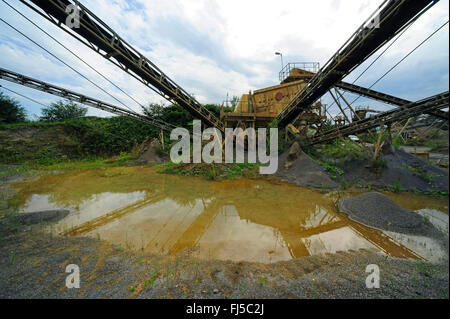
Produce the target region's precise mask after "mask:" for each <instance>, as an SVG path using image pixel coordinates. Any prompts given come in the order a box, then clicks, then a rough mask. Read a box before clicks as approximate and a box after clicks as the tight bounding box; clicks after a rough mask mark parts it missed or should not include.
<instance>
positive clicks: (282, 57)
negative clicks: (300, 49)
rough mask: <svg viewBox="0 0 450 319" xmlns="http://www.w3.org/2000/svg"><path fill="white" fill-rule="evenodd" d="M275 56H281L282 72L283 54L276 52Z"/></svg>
mask: <svg viewBox="0 0 450 319" xmlns="http://www.w3.org/2000/svg"><path fill="white" fill-rule="evenodd" d="M275 55H279V56H280V57H281V70H283V66H284V64H283V54H282V53H281V52H275Z"/></svg>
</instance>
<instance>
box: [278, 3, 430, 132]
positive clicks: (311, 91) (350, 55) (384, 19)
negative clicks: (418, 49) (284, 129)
mask: <svg viewBox="0 0 450 319" xmlns="http://www.w3.org/2000/svg"><path fill="white" fill-rule="evenodd" d="M436 2H437V1H430V0H389V1H384V2H383V3H382V4H381V5H380V7H379V8H378V10H376V11H375V12H374V13H373V14H372V15H371V16H370V17H369V19H367V20H366V21H365V22H364V23H363V24H362V25H361V26H360V27H359V28H358V30H357V31H356V32H355V33H354V34H353V35H352V36H351V37H350V38H349V39H348V40H347V41H346V42H345V43H344V45H342V47H341V48H340V49H339V50H338V51H337V52H336V53H335V54H334V55H333V56H332V57H331V59H330V60H329V61H328V62H327V63H325V65H324V66H323V67H322V68H321V69H320V71H319V72H317V73H316V74H315V75H314V77H313V78H312V79H311V80H310V81H309V83H308V85H307V86H305V87H304V88H303V89H302V90H301V91H300V92H298V93H297V94H296V96H295V97H294V98H293V99H292V101H291V102H290V103H289V104H288V105H287V107H286V108H285V109H284V110H283V111H282V112H281V113H280V114H279V115H278V123H279V124H281V125H287V124H288V123H290V122H291V121H292V120H293V119H295V117H296V116H297V115H298V114H299V113H300V112H302V111H303V110H304V109H306V108H308V107H309V106H310V105H312V104H313V103H314V102H315V101H316V100H317V99H318V98H320V97H321V96H322V95H324V94H325V93H326V92H327V91H328V90H329V89H330V88H331V87H332V86H333V85H335V84H336V83H337V82H339V81H341V80H342V79H343V78H344V77H345V76H346V75H348V74H349V73H350V72H352V71H353V70H354V69H355V68H356V67H358V66H359V65H360V64H361V63H362V62H364V61H365V60H366V59H367V58H369V57H370V56H371V55H372V54H373V53H374V52H376V51H377V50H378V49H379V48H380V47H382V46H383V45H384V44H386V43H387V42H388V41H389V40H391V39H392V38H393V37H395V36H396V35H397V34H398V33H399V32H401V31H402V30H403V29H404V28H405V27H406V26H407V25H408V24H409V23H410V22H411V21H412V20H413V19H414V17H416V16H417V15H419V14H422V13H423V12H425V11H426V10H428V9H429V8H430V7H431V6H433V5H434V4H435V3H436Z"/></svg>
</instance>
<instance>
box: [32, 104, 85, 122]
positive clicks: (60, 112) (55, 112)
mask: <svg viewBox="0 0 450 319" xmlns="http://www.w3.org/2000/svg"><path fill="white" fill-rule="evenodd" d="M87 111H88V110H87V108H85V107H82V106H79V105H78V104H76V103H73V102H72V101H70V102H68V103H65V102H64V101H58V102H56V103H52V104H50V106H49V107H46V108H43V109H42V110H41V112H42V116H41V117H40V119H41V121H45V122H54V121H63V120H67V119H73V118H78V117H84V116H85V115H86V113H87Z"/></svg>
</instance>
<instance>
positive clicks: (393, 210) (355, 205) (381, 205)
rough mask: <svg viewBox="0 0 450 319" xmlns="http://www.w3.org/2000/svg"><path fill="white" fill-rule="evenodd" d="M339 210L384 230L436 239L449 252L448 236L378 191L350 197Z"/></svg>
mask: <svg viewBox="0 0 450 319" xmlns="http://www.w3.org/2000/svg"><path fill="white" fill-rule="evenodd" d="M338 210H339V212H341V213H346V214H347V215H348V217H349V218H350V219H351V220H354V221H356V222H358V223H361V224H364V225H366V226H369V227H374V228H378V229H382V230H388V231H392V232H396V233H403V234H408V235H416V236H425V237H429V238H433V239H436V240H437V241H438V242H439V243H440V245H441V246H442V247H444V249H445V250H446V251H448V237H447V236H446V235H445V234H444V233H443V232H441V231H439V230H438V229H436V227H434V226H433V224H431V223H430V222H429V221H428V220H426V219H424V218H423V217H422V216H421V215H419V214H417V213H415V212H412V211H409V210H407V209H405V208H403V207H401V206H400V205H398V204H396V203H395V202H393V201H392V200H391V199H390V198H389V197H387V196H385V195H383V194H380V193H378V192H370V193H365V194H362V195H358V196H354V197H346V198H343V199H341V200H339V202H338Z"/></svg>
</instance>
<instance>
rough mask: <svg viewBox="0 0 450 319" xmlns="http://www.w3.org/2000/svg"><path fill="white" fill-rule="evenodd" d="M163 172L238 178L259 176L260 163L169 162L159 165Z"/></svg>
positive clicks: (217, 178)
mask: <svg viewBox="0 0 450 319" xmlns="http://www.w3.org/2000/svg"><path fill="white" fill-rule="evenodd" d="M157 168H158V169H159V171H160V172H162V173H169V174H176V175H183V176H200V177H203V178H205V179H209V180H224V179H236V178H239V177H247V178H256V177H258V176H259V169H258V168H259V165H258V164H253V163H230V164H218V163H211V164H207V163H179V164H175V163H173V162H167V163H163V164H159V165H157Z"/></svg>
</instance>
